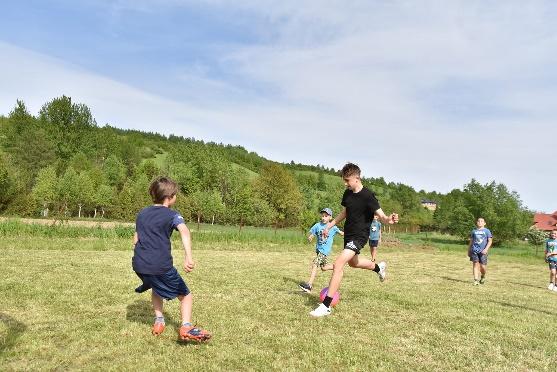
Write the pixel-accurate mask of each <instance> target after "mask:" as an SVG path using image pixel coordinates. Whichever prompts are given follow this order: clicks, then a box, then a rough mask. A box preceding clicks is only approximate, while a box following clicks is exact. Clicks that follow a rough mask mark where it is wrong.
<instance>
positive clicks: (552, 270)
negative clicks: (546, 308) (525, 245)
mask: <svg viewBox="0 0 557 372" xmlns="http://www.w3.org/2000/svg"><path fill="white" fill-rule="evenodd" d="M545 260H546V261H547V263H548V264H549V286H548V287H547V289H549V290H550V291H555V292H557V281H556V279H557V230H553V231H552V232H551V235H550V236H549V239H547V240H546V242H545Z"/></svg>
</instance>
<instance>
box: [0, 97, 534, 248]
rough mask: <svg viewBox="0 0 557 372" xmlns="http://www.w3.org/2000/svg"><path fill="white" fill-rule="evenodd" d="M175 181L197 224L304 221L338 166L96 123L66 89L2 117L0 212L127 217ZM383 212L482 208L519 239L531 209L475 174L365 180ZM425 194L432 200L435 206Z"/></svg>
mask: <svg viewBox="0 0 557 372" xmlns="http://www.w3.org/2000/svg"><path fill="white" fill-rule="evenodd" d="M158 175H168V176H170V177H172V178H173V179H175V180H176V181H177V182H178V183H179V185H180V191H181V197H180V198H178V203H177V205H176V208H177V209H178V210H179V211H180V212H181V213H182V214H183V215H184V217H185V218H187V219H189V220H190V221H195V222H206V223H207V222H209V223H219V224H236V225H239V226H240V228H241V226H244V225H252V226H275V227H292V226H299V227H301V228H303V229H305V228H307V227H309V226H310V225H311V224H312V223H314V222H315V221H316V219H317V213H318V211H319V210H320V209H321V208H323V207H324V206H328V207H331V208H333V210H335V212H338V211H339V210H340V208H341V206H340V197H341V195H342V192H343V190H344V185H343V183H342V180H341V179H340V177H339V175H338V171H336V170H335V169H332V168H327V167H325V166H322V165H317V166H314V165H303V164H297V163H294V161H292V162H290V163H287V164H280V163H277V162H273V161H270V160H267V159H265V158H263V157H261V156H259V155H258V154H256V153H254V152H249V151H247V150H246V149H244V148H243V147H241V146H233V145H225V144H221V143H213V142H207V143H206V142H204V141H201V140H197V139H195V138H185V137H181V136H175V135H170V136H164V135H161V134H158V133H150V132H141V131H136V130H122V129H118V128H115V127H112V126H110V125H104V126H99V125H97V123H96V121H95V119H94V117H93V115H92V113H91V111H90V109H89V108H88V107H87V106H86V105H84V104H81V103H74V102H72V100H71V98H70V97H67V96H62V97H58V98H55V99H53V100H51V101H49V102H47V103H45V104H44V105H43V106H42V107H41V109H40V111H39V113H38V115H36V116H35V115H33V114H31V113H30V112H29V111H28V109H27V107H26V106H25V103H24V102H23V101H21V100H18V101H17V102H16V104H15V107H14V108H13V110H12V111H11V112H10V113H9V114H8V115H7V116H0V213H3V214H7V215H17V216H35V217H37V216H42V217H62V218H69V217H88V218H110V219H118V220H133V219H134V217H135V215H136V213H137V212H138V211H139V210H140V209H141V208H142V207H144V206H146V205H148V204H150V202H151V201H150V199H149V195H148V193H147V189H148V185H149V183H150V181H151V180H152V179H153V178H154V177H156V176H158ZM363 183H364V185H366V186H367V187H369V188H370V189H371V190H373V191H374V192H375V193H376V194H377V196H378V198H379V200H381V203H382V207H383V209H384V210H386V211H387V212H389V211H398V212H399V213H400V214H401V215H402V218H403V221H404V223H407V224H409V225H414V226H416V225H417V226H420V227H421V228H423V229H426V228H427V229H436V230H440V231H446V232H450V233H452V234H456V235H464V234H465V232H466V233H467V232H468V231H469V230H470V228H471V225H472V224H473V221H474V218H476V217H477V216H480V215H482V216H483V217H485V218H486V220H487V221H488V223H490V225H491V228H492V229H494V230H495V231H497V232H503V231H505V232H504V233H500V234H499V236H500V237H501V239H512V238H515V237H520V236H521V234H524V233H525V232H526V230H527V228H528V227H529V226H530V225H531V223H530V222H531V213H530V212H529V211H528V210H527V209H526V208H525V207H524V206H523V205H522V203H521V201H520V198H519V195H518V194H516V193H515V192H510V191H509V190H507V188H506V187H505V186H504V185H501V184H496V183H491V184H487V185H481V184H479V183H478V182H476V181H474V180H472V181H471V182H470V183H469V184H468V185H465V187H464V189H463V190H459V189H455V190H453V191H451V192H450V193H448V194H446V195H444V194H440V193H437V192H426V191H424V190H420V191H416V190H414V189H413V188H412V187H411V186H408V185H404V184H401V183H393V182H386V181H385V180H384V179H383V178H381V177H380V178H364V179H363ZM421 199H431V200H435V201H437V202H438V205H439V208H438V209H437V211H436V212H435V213H433V212H431V211H429V210H426V209H425V208H423V207H422V205H421V203H420V201H421Z"/></svg>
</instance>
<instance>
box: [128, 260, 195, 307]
mask: <svg viewBox="0 0 557 372" xmlns="http://www.w3.org/2000/svg"><path fill="white" fill-rule="evenodd" d="M136 274H137V276H139V278H140V279H141V280H142V281H143V284H141V285H140V286H139V287H137V288H136V289H135V291H136V292H137V293H143V292H145V291H146V290H148V289H153V292H155V293H156V294H157V295H158V296H159V297H162V298H164V299H165V300H173V299H175V298H176V297H178V296H187V295H188V294H189V293H190V289H189V288H188V286H187V285H186V283H185V282H184V280H183V279H182V277H181V276H180V274H179V273H178V270H176V268H175V267H173V268H172V269H170V270H168V271H167V272H166V273H164V274H159V275H151V274H141V273H137V272H136Z"/></svg>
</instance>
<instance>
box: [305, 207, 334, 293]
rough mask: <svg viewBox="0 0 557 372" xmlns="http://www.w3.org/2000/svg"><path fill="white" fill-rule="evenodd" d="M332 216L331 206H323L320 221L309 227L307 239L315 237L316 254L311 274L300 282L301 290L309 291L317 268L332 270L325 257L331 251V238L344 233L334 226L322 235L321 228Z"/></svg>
mask: <svg viewBox="0 0 557 372" xmlns="http://www.w3.org/2000/svg"><path fill="white" fill-rule="evenodd" d="M332 218H333V211H332V210H331V208H323V209H322V210H321V221H320V222H317V223H316V224H315V225H313V226H312V227H311V229H310V230H309V236H308V240H309V241H310V242H311V241H312V240H313V237H314V236H315V237H317V242H316V244H315V253H316V254H317V256H316V257H315V259H314V260H313V264H312V268H311V274H310V276H309V280H308V282H307V283H300V288H301V289H302V291H305V292H308V293H309V292H311V289H312V288H313V280H314V279H315V276H316V275H317V268H321V271H327V270H332V269H333V265H332V264H330V263H328V260H327V257H328V256H329V254H330V253H331V249H332V247H333V238H334V236H335V234H337V233H339V234H340V235H344V233H343V232H342V231H340V229H339V228H338V227H336V226H334V227H333V228H332V229H330V230H329V236H328V237H325V236H323V230H325V227H327V224H328V223H329V222H331V219H332Z"/></svg>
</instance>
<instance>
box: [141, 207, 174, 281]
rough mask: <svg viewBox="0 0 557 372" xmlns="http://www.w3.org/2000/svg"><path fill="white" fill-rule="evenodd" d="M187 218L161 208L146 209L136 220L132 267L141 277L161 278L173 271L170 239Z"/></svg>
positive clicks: (168, 209)
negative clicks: (135, 240)
mask: <svg viewBox="0 0 557 372" xmlns="http://www.w3.org/2000/svg"><path fill="white" fill-rule="evenodd" d="M181 223H184V218H183V217H182V216H181V215H180V214H179V213H178V212H176V211H174V210H172V209H170V208H167V207H164V206H159V205H153V206H150V207H147V208H143V209H142V210H141V211H140V212H139V213H138V215H137V218H136V220H135V231H136V232H137V237H138V239H139V240H138V241H137V244H136V245H135V248H134V250H133V258H132V267H133V270H134V271H135V272H137V273H140V274H150V275H160V274H164V273H166V272H168V271H169V270H170V269H172V255H171V254H170V248H171V245H170V236H171V235H172V232H173V231H174V230H175V229H176V228H177V227H178V225H179V224H181Z"/></svg>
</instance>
